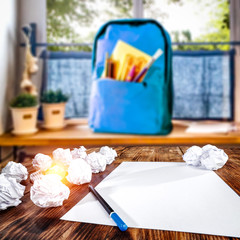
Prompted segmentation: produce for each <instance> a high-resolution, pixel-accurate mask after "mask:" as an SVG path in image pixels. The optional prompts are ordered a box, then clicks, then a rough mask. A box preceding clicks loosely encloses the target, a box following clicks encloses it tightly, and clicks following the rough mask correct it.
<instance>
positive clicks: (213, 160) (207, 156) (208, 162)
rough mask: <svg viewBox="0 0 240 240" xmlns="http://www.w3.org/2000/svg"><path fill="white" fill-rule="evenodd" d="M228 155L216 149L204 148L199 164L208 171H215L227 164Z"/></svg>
mask: <svg viewBox="0 0 240 240" xmlns="http://www.w3.org/2000/svg"><path fill="white" fill-rule="evenodd" d="M213 147H214V146H213ZM227 160H228V155H227V154H226V153H225V152H224V151H223V150H222V149H219V148H217V147H215V148H209V147H208V148H205V151H203V154H202V155H201V157H200V162H201V165H202V166H203V167H205V168H206V169H209V170H217V169H219V168H221V167H223V165H224V164H225V163H226V162H227Z"/></svg>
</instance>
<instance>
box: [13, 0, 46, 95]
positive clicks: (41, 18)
mask: <svg viewBox="0 0 240 240" xmlns="http://www.w3.org/2000/svg"><path fill="white" fill-rule="evenodd" d="M18 2H19V7H18V29H19V31H18V34H19V41H20V42H24V39H23V35H22V32H21V29H22V27H23V26H25V25H27V24H30V23H36V24H37V42H46V41H47V38H46V34H47V33H46V0H37V1H36V0H18ZM42 50H43V48H38V49H37V57H38V56H39V55H40V54H41V51H42ZM18 55H19V56H18V59H19V62H20V63H21V64H20V65H19V66H18V69H17V73H18V74H17V75H18V88H17V91H18V92H19V85H20V81H21V76H22V72H23V69H24V58H25V48H24V47H21V48H20V47H19V49H18ZM38 66H39V70H38V72H37V74H36V75H34V76H32V80H33V82H34V83H35V85H36V86H37V89H38V92H39V91H40V89H41V82H42V61H41V59H39V62H38Z"/></svg>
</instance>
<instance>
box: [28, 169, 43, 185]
mask: <svg viewBox="0 0 240 240" xmlns="http://www.w3.org/2000/svg"><path fill="white" fill-rule="evenodd" d="M43 176H44V175H43V174H42V171H41V170H38V171H36V172H33V173H32V174H30V180H31V182H34V181H36V180H40V179H42V177H43Z"/></svg>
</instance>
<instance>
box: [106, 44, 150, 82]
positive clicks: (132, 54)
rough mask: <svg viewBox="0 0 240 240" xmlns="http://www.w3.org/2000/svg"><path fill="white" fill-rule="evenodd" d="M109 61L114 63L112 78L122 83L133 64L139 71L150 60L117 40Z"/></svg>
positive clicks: (141, 52) (135, 49)
mask: <svg viewBox="0 0 240 240" xmlns="http://www.w3.org/2000/svg"><path fill="white" fill-rule="evenodd" d="M111 60H113V61H114V78H115V79H117V80H121V81H124V80H125V79H126V76H127V74H128V72H129V70H130V69H131V67H132V66H133V64H134V65H136V67H137V68H138V71H140V70H141V69H142V68H143V67H144V66H145V65H146V63H147V62H149V61H150V60H151V56H150V55H148V54H146V53H145V52H143V51H141V50H139V49H137V48H135V47H133V46H131V45H129V44H127V43H125V42H123V41H121V40H118V42H117V44H116V46H115V48H114V50H113V52H112V55H111Z"/></svg>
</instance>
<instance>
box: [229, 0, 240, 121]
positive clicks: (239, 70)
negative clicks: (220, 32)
mask: <svg viewBox="0 0 240 240" xmlns="http://www.w3.org/2000/svg"><path fill="white" fill-rule="evenodd" d="M230 29H231V41H240V1H239V0H231V1H230ZM234 48H235V50H236V56H235V111H234V113H235V122H237V123H240V46H239V45H238V46H235V47H234Z"/></svg>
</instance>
